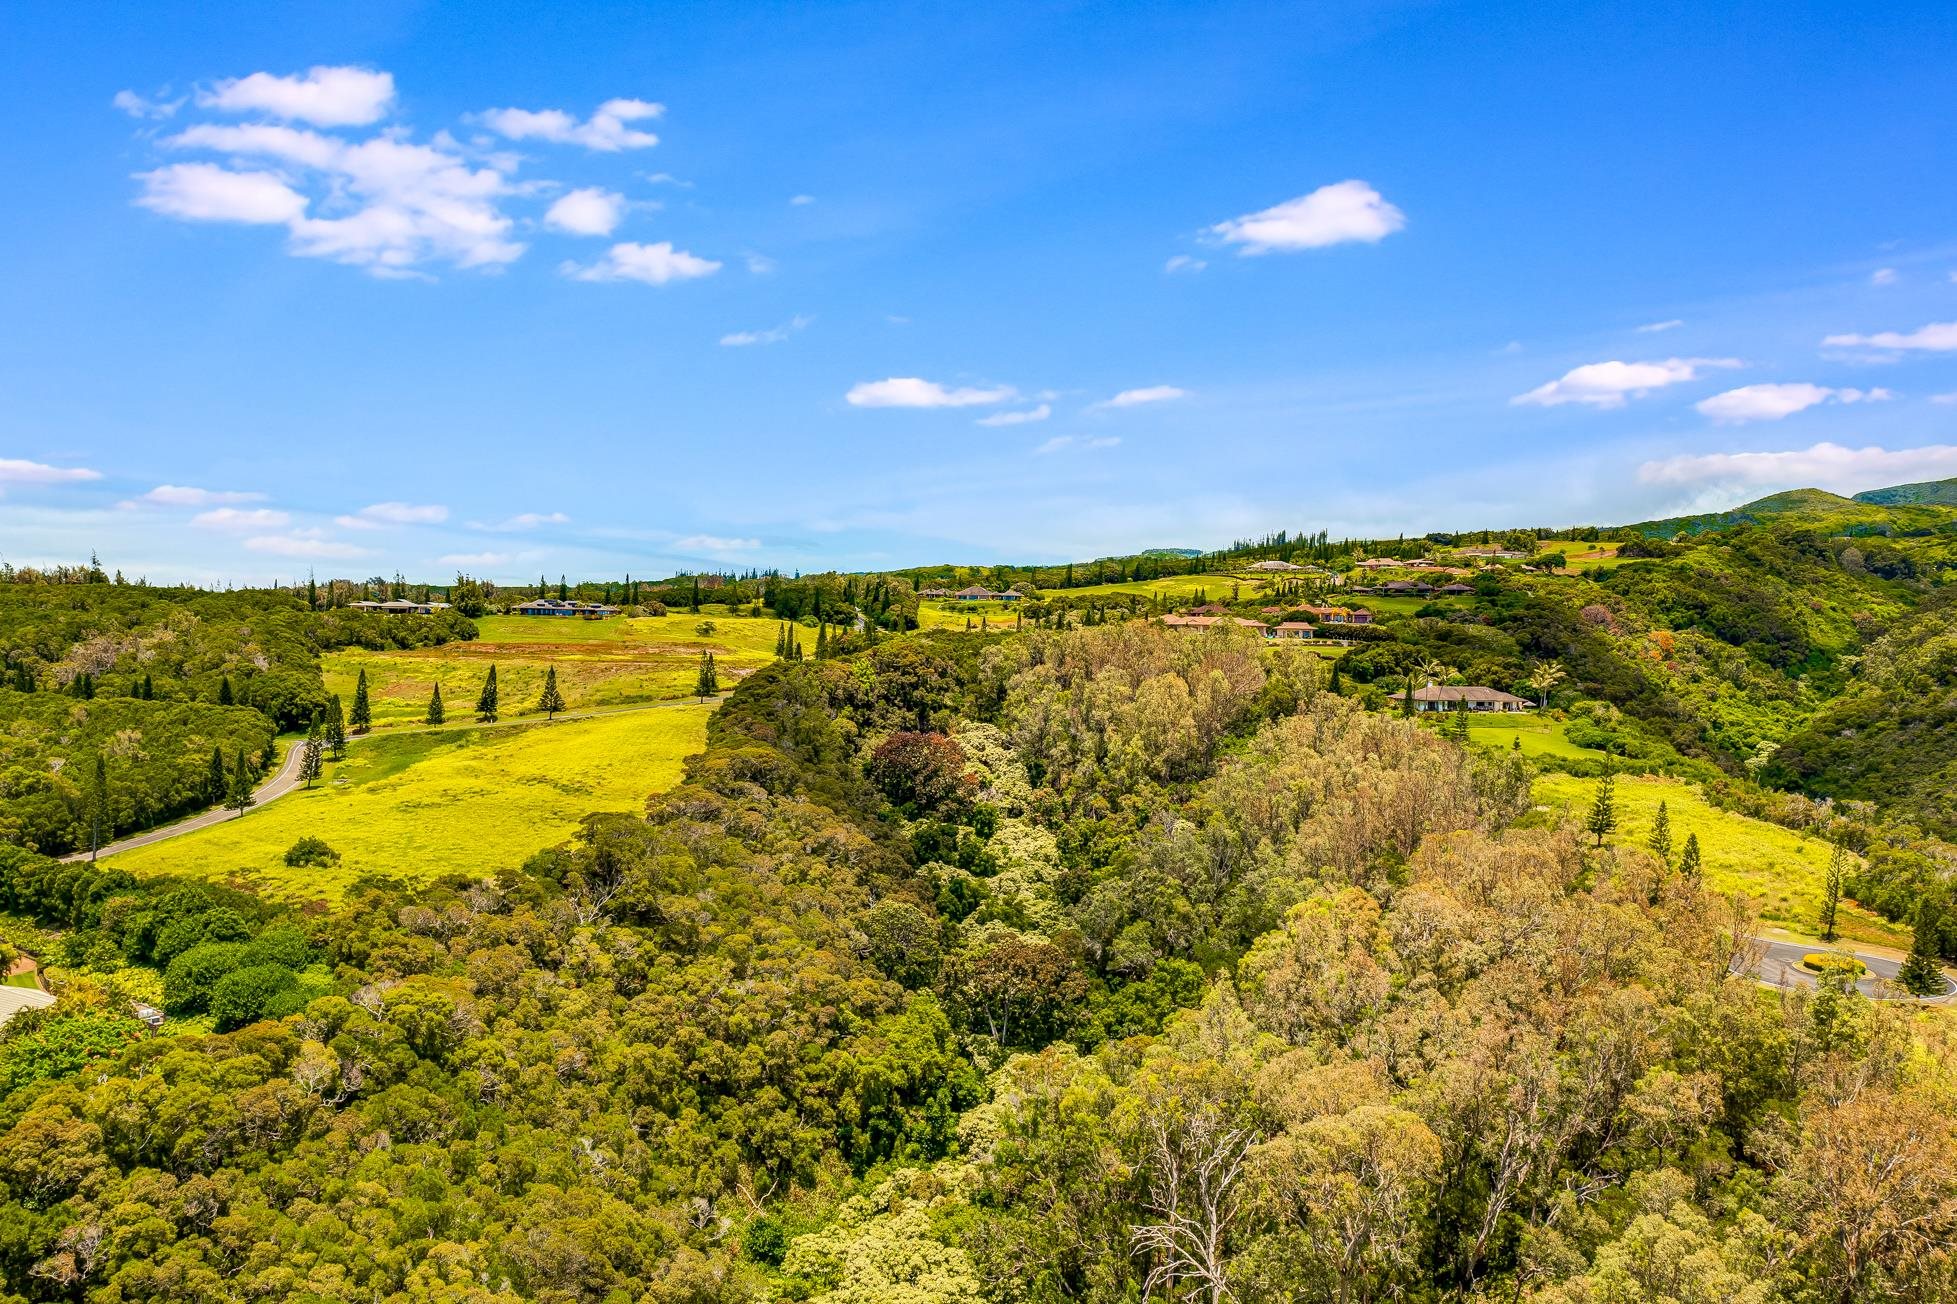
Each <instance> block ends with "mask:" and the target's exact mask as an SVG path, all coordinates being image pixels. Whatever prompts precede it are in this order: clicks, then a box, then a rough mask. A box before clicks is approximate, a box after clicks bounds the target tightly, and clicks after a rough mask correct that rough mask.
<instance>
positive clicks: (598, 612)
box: [513, 598, 618, 620]
mask: <svg viewBox="0 0 1957 1304" xmlns="http://www.w3.org/2000/svg"><path fill="white" fill-rule="evenodd" d="M513 610H514V611H515V612H516V614H517V615H519V616H581V617H583V618H584V619H586V620H603V619H605V617H607V616H616V615H617V614H618V608H617V607H608V606H606V605H605V604H604V603H602V602H574V601H572V600H571V599H569V598H538V599H537V600H536V601H534V602H525V603H521V604H519V605H518V606H516V607H515V608H513Z"/></svg>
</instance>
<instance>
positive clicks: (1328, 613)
mask: <svg viewBox="0 0 1957 1304" xmlns="http://www.w3.org/2000/svg"><path fill="white" fill-rule="evenodd" d="M1298 610H1300V611H1304V612H1309V613H1310V614H1312V615H1314V616H1316V617H1318V620H1319V623H1320V624H1327V625H1370V624H1372V623H1373V613H1372V612H1370V611H1368V610H1366V609H1365V608H1364V607H1299V608H1298Z"/></svg>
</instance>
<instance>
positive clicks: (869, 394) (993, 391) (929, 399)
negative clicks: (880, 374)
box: [843, 376, 1018, 408]
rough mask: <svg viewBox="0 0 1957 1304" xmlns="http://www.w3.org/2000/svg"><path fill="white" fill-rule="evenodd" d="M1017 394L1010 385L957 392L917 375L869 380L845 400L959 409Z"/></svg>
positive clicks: (1005, 399)
mask: <svg viewBox="0 0 1957 1304" xmlns="http://www.w3.org/2000/svg"><path fill="white" fill-rule="evenodd" d="M1017 395H1018V391H1016V390H1015V389H1013V387H1012V386H1010V385H995V386H990V387H985V388H979V387H969V386H968V387H961V388H955V389H954V388H948V387H946V386H944V385H940V384H938V383H937V382H936V381H933V380H922V379H920V378H918V377H916V376H892V377H891V378H890V379H888V380H868V381H864V382H863V383H862V384H860V385H855V386H852V387H851V389H850V391H849V393H848V394H846V395H844V396H843V397H844V399H845V401H847V402H848V403H849V405H850V406H851V407H868V408H958V407H984V406H986V405H988V404H992V403H1005V402H1008V401H1010V400H1011V399H1013V398H1015V397H1017Z"/></svg>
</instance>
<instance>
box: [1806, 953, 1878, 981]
mask: <svg viewBox="0 0 1957 1304" xmlns="http://www.w3.org/2000/svg"><path fill="white" fill-rule="evenodd" d="M1801 968H1803V969H1806V970H1808V971H1809V972H1810V973H1842V974H1847V975H1848V976H1849V977H1850V978H1860V977H1861V976H1862V975H1863V974H1865V973H1867V972H1868V966H1866V965H1864V964H1863V963H1862V962H1861V961H1860V960H1857V959H1856V958H1855V957H1854V956H1852V955H1840V954H1837V953H1836V952H1834V951H1809V952H1808V953H1807V954H1806V955H1804V956H1802V957H1801Z"/></svg>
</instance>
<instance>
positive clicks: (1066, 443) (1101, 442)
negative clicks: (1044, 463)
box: [1033, 435, 1121, 457]
mask: <svg viewBox="0 0 1957 1304" xmlns="http://www.w3.org/2000/svg"><path fill="white" fill-rule="evenodd" d="M1120 444H1121V437H1120V436H1119V435H1094V436H1092V437H1087V438H1084V437H1082V436H1080V435H1055V436H1054V437H1053V438H1051V439H1049V440H1047V441H1046V442H1045V443H1043V444H1041V445H1040V446H1039V447H1037V448H1035V449H1034V450H1033V456H1035V457H1045V456H1047V455H1048V454H1049V453H1057V452H1059V451H1060V450H1061V449H1063V448H1081V449H1096V448H1116V447H1119V446H1120Z"/></svg>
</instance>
